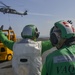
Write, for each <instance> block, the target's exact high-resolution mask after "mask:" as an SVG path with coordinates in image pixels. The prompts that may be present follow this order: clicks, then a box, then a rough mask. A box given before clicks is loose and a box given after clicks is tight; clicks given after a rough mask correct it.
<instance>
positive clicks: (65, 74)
mask: <svg viewBox="0 0 75 75" xmlns="http://www.w3.org/2000/svg"><path fill="white" fill-rule="evenodd" d="M42 75H75V45H71V46H69V47H64V48H62V49H59V50H56V51H54V52H53V53H51V54H49V55H48V56H47V58H46V62H45V64H44V66H43V70H42Z"/></svg>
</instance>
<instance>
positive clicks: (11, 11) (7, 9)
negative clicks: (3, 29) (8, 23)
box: [0, 1, 28, 16]
mask: <svg viewBox="0 0 75 75" xmlns="http://www.w3.org/2000/svg"><path fill="white" fill-rule="evenodd" d="M0 4H2V5H3V6H0V7H1V8H0V12H2V13H3V14H6V13H9V14H17V15H21V16H23V15H28V14H27V12H28V11H27V10H25V12H23V13H21V12H18V11H16V10H15V9H12V8H10V6H7V5H6V4H4V3H3V2H1V1H0Z"/></svg>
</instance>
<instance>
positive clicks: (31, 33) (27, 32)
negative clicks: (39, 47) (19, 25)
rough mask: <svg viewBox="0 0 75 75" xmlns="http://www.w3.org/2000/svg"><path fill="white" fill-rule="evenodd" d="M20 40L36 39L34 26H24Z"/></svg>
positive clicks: (36, 31) (36, 32) (36, 34)
mask: <svg viewBox="0 0 75 75" xmlns="http://www.w3.org/2000/svg"><path fill="white" fill-rule="evenodd" d="M21 36H22V38H33V37H35V38H38V37H39V32H38V29H37V27H36V26H35V25H26V26H25V27H24V28H23V30H22V32H21Z"/></svg>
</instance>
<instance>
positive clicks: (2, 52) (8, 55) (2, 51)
mask: <svg viewBox="0 0 75 75" xmlns="http://www.w3.org/2000/svg"><path fill="white" fill-rule="evenodd" d="M2 31H3V33H4V34H5V35H6V36H7V38H8V39H9V40H13V41H14V42H15V41H16V35H15V33H14V31H13V30H12V29H8V30H2ZM12 56H13V51H12V50H10V49H8V48H7V47H6V46H5V45H4V44H3V43H2V42H1V41H0V61H5V60H8V61H9V60H11V59H12Z"/></svg>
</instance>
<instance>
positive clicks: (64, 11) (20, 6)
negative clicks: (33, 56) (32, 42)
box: [0, 0, 75, 36]
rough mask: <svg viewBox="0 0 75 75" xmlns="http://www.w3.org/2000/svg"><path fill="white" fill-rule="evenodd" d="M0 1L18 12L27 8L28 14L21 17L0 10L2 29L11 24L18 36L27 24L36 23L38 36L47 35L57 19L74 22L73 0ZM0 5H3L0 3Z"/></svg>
mask: <svg viewBox="0 0 75 75" xmlns="http://www.w3.org/2000/svg"><path fill="white" fill-rule="evenodd" d="M0 1H2V2H3V3H5V4H6V5H8V6H10V7H11V8H13V9H15V10H17V11H19V12H24V11H25V10H28V15H26V16H23V17H22V16H20V15H13V14H3V13H1V12H0V26H1V25H4V29H8V27H9V26H11V27H12V28H13V30H14V31H15V33H16V35H17V36H20V34H21V31H22V29H23V27H24V26H25V25H28V24H34V25H36V26H37V28H38V30H39V31H40V36H49V31H50V29H51V27H52V26H53V25H54V23H55V22H57V21H59V20H72V21H73V24H75V0H0ZM0 6H3V5H2V4H0ZM0 8H1V7H0ZM74 26H75V25H74Z"/></svg>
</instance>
